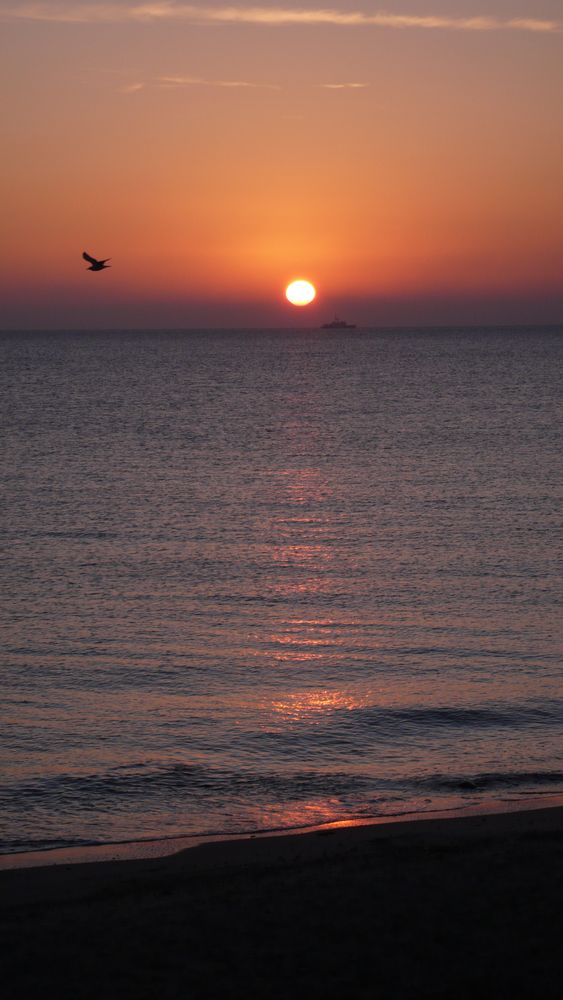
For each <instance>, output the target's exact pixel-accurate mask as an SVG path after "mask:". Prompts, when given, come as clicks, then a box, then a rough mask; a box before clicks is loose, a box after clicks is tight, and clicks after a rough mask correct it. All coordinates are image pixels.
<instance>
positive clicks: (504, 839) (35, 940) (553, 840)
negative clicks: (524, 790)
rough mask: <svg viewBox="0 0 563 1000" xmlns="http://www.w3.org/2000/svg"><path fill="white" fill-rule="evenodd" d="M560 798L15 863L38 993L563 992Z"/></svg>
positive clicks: (17, 959)
mask: <svg viewBox="0 0 563 1000" xmlns="http://www.w3.org/2000/svg"><path fill="white" fill-rule="evenodd" d="M562 884H563V805H561V804H559V805H552V806H547V807H546V806H545V805H544V807H542V808H535V809H519V810H517V811H512V812H503V811H499V812H496V813H491V812H489V813H486V814H482V813H481V814H476V813H474V814H472V815H464V816H457V817H452V816H448V817H447V818H443V817H442V818H437V817H436V816H433V817H428V816H427V817H426V818H420V817H418V818H417V819H411V820H409V821H408V822H405V821H400V822H397V821H395V822H388V823H378V824H363V825H356V826H353V827H350V826H342V825H341V826H332V827H324V828H321V829H318V830H316V831H308V832H306V833H305V832H299V833H295V832H294V833H292V834H287V833H285V834H281V835H280V834H277V835H271V836H268V837H247V838H244V839H241V838H239V839H236V840H231V841H225V840H222V841H218V842H217V841H215V842H213V843H204V844H200V845H199V846H197V847H193V848H190V849H187V850H183V851H181V852H179V853H176V854H172V855H168V856H164V857H163V856H160V857H152V858H144V859H130V860H105V861H101V860H99V861H97V862H94V863H85V864H68V865H62V864H61V865H48V866H43V867H38V868H19V869H16V868H13V869H11V870H6V871H3V872H2V873H0V933H1V934H2V938H3V942H4V952H5V955H6V962H5V969H4V970H3V984H4V985H5V987H7V990H8V993H7V995H9V996H10V997H22V998H23V997H25V1000H32V998H35V997H37V998H39V997H44V996H45V995H49V994H53V995H54V996H57V998H58V1000H66V998H68V1000H70V998H71V997H72V1000H77V998H78V1000H82V998H83V1000H99V998H100V997H103V998H104V1000H125V998H129V997H130V998H132V1000H133V998H135V1000H154V997H155V996H159V997H162V998H164V1000H172V998H180V997H182V998H183V997H186V996H189V997H191V998H194V1000H208V998H209V1000H212V998H213V1000H216V998H221V997H225V998H227V997H228V998H229V1000H231V998H235V1000H238V998H239V997H240V998H241V1000H242V998H243V997H244V998H248V997H256V998H260V1000H261V998H262V997H264V998H265V997H268V998H270V997H271V998H273V1000H286V998H287V1000H289V998H290V997H291V998H293V997H301V996H303V997H305V996H306V997H307V998H308V1000H311V998H317V997H318V998H319V1000H320V997H321V996H322V997H325V996H326V993H327V990H328V991H330V992H331V993H332V992H334V991H335V990H336V991H338V992H341V993H342V994H343V995H344V996H349V997H351V998H354V1000H355V998H358V1000H360V998H361V1000H364V998H367V997H372V996H377V997H382V998H384V1000H387V998H393V1000H398V998H400V1000H412V998H414V997H416V998H418V997H435V996H443V997H445V998H446V997H447V998H449V997H452V996H455V997H456V1000H460V998H463V1000H465V998H466V997H467V1000H469V998H470V997H471V998H472V1000H474V997H475V996H476V995H479V994H481V995H485V996H516V995H524V996H540V995H541V996H542V997H544V998H545V997H552V996H553V997H555V996H558V995H559V987H560V963H559V954H560V940H561V934H562V931H563V928H562V919H561V905H560V900H561V887H562Z"/></svg>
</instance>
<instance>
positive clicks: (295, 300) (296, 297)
mask: <svg viewBox="0 0 563 1000" xmlns="http://www.w3.org/2000/svg"><path fill="white" fill-rule="evenodd" d="M316 294H317V292H316V290H315V286H314V285H312V284H311V282H310V281H305V280H304V279H303V278H299V280H298V281H292V282H291V283H290V284H289V285H288V286H287V288H286V290H285V297H286V299H287V300H288V301H289V302H291V304H292V305H293V306H308V305H309V303H310V302H312V301H313V299H314V298H315V295H316Z"/></svg>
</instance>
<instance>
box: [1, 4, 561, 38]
mask: <svg viewBox="0 0 563 1000" xmlns="http://www.w3.org/2000/svg"><path fill="white" fill-rule="evenodd" d="M0 16H1V17H3V18H5V19H6V18H7V19H10V20H16V19H17V20H30V21H58V22H61V23H72V24H90V23H96V22H102V23H103V22H124V21H133V22H149V23H150V22H156V21H161V22H162V21H184V22H189V23H192V24H251V25H252V24H253V25H265V26H271V27H278V26H284V25H334V26H340V27H375V28H397V29H406V28H421V29H427V30H432V29H433V30H448V31H475V32H485V31H503V30H510V31H523V32H532V33H537V34H550V33H561V32H562V31H563V22H561V21H555V20H547V19H543V18H522V17H515V18H499V17H494V16H488V15H483V16H480V17H456V16H455V15H452V16H446V15H444V16H442V15H433V14H389V13H387V12H385V11H376V12H374V13H365V12H363V11H342V10H335V9H332V8H329V9H325V8H318V9H317V8H311V9H293V8H289V7H288V8H285V7H274V8H266V7H257V6H241V7H199V6H196V5H195V4H184V3H176V2H173V0H155V2H153V3H125V4H109V3H95V2H94V3H88V4H87V5H83V4H80V3H77V2H76V0H60V2H57V0H44V2H38V3H25V2H24V3H19V4H18V5H17V6H16V5H14V4H2V5H1V6H0Z"/></svg>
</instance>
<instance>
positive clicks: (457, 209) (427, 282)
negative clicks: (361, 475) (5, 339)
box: [0, 0, 563, 329]
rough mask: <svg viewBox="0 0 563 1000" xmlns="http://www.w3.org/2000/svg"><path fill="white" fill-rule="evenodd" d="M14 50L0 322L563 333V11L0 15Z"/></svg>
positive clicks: (142, 7)
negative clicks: (307, 285) (296, 302)
mask: <svg viewBox="0 0 563 1000" xmlns="http://www.w3.org/2000/svg"><path fill="white" fill-rule="evenodd" d="M0 37H1V41H0V77H1V79H2V133H3V139H4V148H5V154H4V155H3V157H2V161H1V164H0V172H1V175H2V226H1V232H0V251H1V258H2V267H1V269H0V305H1V308H0V328H1V329H25V328H41V329H43V328H44V329H53V328H61V327H62V328H78V329H83V328H98V327H103V328H123V327H141V328H147V327H155V326H156V327H159V328H166V327H207V326H209V327H225V326H226V327H229V326H235V327H239V326H250V327H259V326H269V327H284V326H315V325H318V324H319V323H321V322H325V321H327V320H330V319H332V317H333V315H334V314H335V313H340V314H342V315H344V316H345V318H346V319H348V320H349V321H350V322H356V323H358V324H362V325H374V326H382V325H411V324H415V325H434V324H440V325H442V324H459V325H463V324H489V323H490V324H505V323H506V324H511V323H558V322H561V321H563V185H562V182H561V178H562V177H563V115H562V114H561V107H562V98H563V0H386V2H384V0H382V3H381V4H379V3H378V0H333V2H331V0H326V2H323V0H320V2H319V0H298V2H295V0H259V2H258V3H257V4H256V5H253V4H248V3H243V2H240V3H239V2H237V0H231V2H226V3H225V4H224V5H222V4H221V2H220V0H219V2H218V3H214V2H211V3H202V2H194V3H192V4H187V3H183V2H181V0H177V2H174V0H153V2H144V3H143V2H136V0H100V2H98V0H41V2H26V0H23V2H15V0H0ZM83 250H86V251H88V252H89V253H90V254H93V255H94V256H96V257H111V265H112V266H111V269H108V270H105V271H103V272H101V273H92V272H90V271H88V270H87V265H86V264H85V263H84V261H82V259H81V253H82V251H83ZM295 278H306V279H308V280H310V281H312V282H313V283H314V285H315V286H316V288H317V298H316V300H315V302H314V303H313V304H312V305H311V306H307V307H306V308H301V309H300V308H298V307H295V306H291V305H290V304H289V303H287V301H286V300H285V297H284V289H285V287H286V285H287V284H288V282H289V281H291V280H292V279H295Z"/></svg>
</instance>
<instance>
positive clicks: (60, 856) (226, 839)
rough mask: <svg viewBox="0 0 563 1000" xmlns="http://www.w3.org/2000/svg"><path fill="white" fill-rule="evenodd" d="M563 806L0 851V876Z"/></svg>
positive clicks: (549, 799) (539, 803)
mask: <svg viewBox="0 0 563 1000" xmlns="http://www.w3.org/2000/svg"><path fill="white" fill-rule="evenodd" d="M560 807H561V808H563V795H549V794H546V795H541V796H540V795H538V796H534V797H530V798H527V799H523V800H520V801H518V802H515V801H510V802H508V801H502V800H493V801H490V802H486V803H478V804H473V805H469V806H466V807H462V806H453V807H451V808H448V809H427V810H421V811H417V810H413V811H408V812H403V813H388V814H385V815H381V816H366V817H361V818H358V819H339V820H338V819H337V820H329V821H327V822H326V823H315V824H307V825H304V826H296V827H273V828H270V829H265V830H243V831H236V832H234V833H209V834H198V833H193V834H180V835H175V834H171V835H170V836H163V837H147V838H139V839H135V840H123V841H108V842H106V843H93V844H78V845H72V846H66V847H52V848H49V847H48V848H41V849H40V850H29V851H13V852H10V853H5V854H2V853H0V875H1V873H2V872H4V871H19V870H23V869H30V868H46V867H57V866H68V865H83V864H100V863H105V862H118V861H143V860H150V859H158V858H167V857H172V856H174V855H175V854H179V853H181V852H183V851H187V850H194V849H195V848H198V847H201V846H204V845H206V844H230V843H234V842H237V841H239V840H242V841H245V840H251V841H255V840H262V839H269V838H272V837H276V838H278V837H292V836H300V835H305V834H312V833H322V832H323V831H331V830H340V829H341V830H346V829H355V828H357V827H364V826H367V827H376V826H395V825H398V824H402V823H417V822H424V821H426V820H427V821H430V820H443V821H447V820H449V819H463V818H464V817H470V816H489V815H504V814H508V815H511V814H512V813H520V812H531V811H536V810H543V809H557V808H560Z"/></svg>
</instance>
